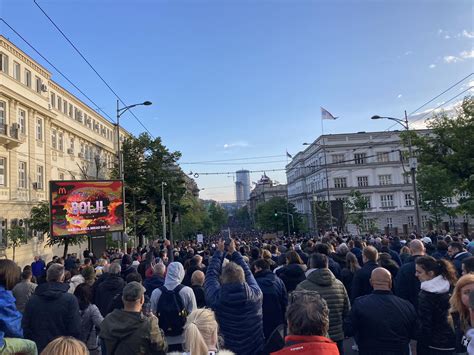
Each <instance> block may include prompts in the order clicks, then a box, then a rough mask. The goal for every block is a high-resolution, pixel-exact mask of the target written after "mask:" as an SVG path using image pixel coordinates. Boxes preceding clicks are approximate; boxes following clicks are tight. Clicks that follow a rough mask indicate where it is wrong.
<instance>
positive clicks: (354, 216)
mask: <svg viewBox="0 0 474 355" xmlns="http://www.w3.org/2000/svg"><path fill="white" fill-rule="evenodd" d="M366 210H367V199H366V198H365V196H364V195H362V193H361V192H360V191H358V190H352V191H351V193H350V194H349V198H348V199H347V200H346V201H344V214H345V216H346V218H347V220H348V221H349V222H350V223H352V224H355V225H356V227H357V232H358V233H359V234H360V230H361V227H362V225H363V224H364V217H365V211H366Z"/></svg>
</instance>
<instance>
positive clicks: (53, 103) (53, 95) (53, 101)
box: [51, 92, 56, 108]
mask: <svg viewBox="0 0 474 355" xmlns="http://www.w3.org/2000/svg"><path fill="white" fill-rule="evenodd" d="M51 107H53V108H56V94H55V93H54V92H52V93H51Z"/></svg>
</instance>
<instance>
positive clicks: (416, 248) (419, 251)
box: [410, 239, 425, 255]
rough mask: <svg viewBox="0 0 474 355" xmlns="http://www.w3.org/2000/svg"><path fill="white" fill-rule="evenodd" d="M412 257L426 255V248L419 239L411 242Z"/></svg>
mask: <svg viewBox="0 0 474 355" xmlns="http://www.w3.org/2000/svg"><path fill="white" fill-rule="evenodd" d="M410 251H411V255H425V246H424V245H423V242H422V241H421V240H419V239H415V240H413V241H411V242H410Z"/></svg>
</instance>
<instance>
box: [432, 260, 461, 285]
mask: <svg viewBox="0 0 474 355" xmlns="http://www.w3.org/2000/svg"><path fill="white" fill-rule="evenodd" d="M436 263H437V264H438V270H439V274H440V275H442V276H443V277H444V278H445V279H446V280H448V281H449V283H450V284H451V286H454V285H456V281H457V275H456V269H455V268H454V265H453V264H452V263H451V262H450V261H448V260H445V259H439V260H436Z"/></svg>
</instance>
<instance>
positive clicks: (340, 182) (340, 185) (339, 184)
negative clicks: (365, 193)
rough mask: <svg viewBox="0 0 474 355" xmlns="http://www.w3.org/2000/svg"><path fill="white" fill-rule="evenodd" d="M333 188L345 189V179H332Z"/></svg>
mask: <svg viewBox="0 0 474 355" xmlns="http://www.w3.org/2000/svg"><path fill="white" fill-rule="evenodd" d="M334 187H335V188H345V187H347V179H346V178H345V177H344V178H335V179H334Z"/></svg>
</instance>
